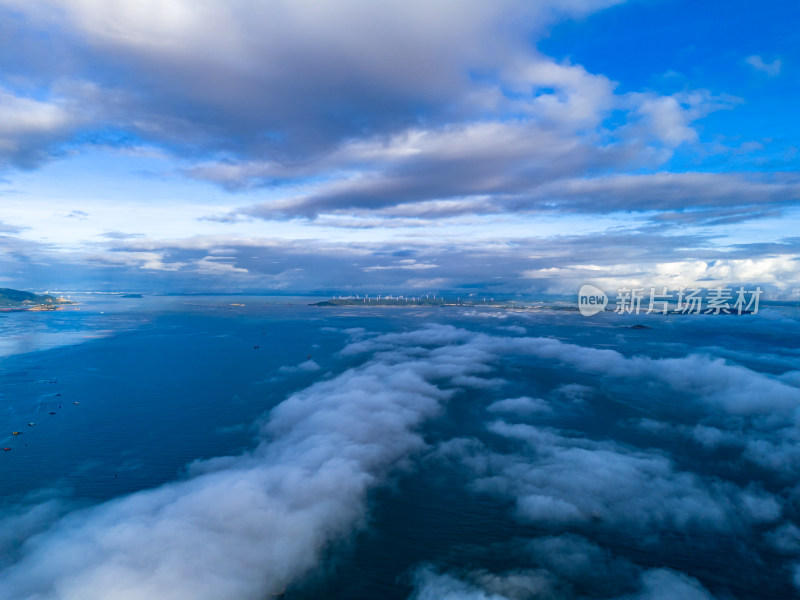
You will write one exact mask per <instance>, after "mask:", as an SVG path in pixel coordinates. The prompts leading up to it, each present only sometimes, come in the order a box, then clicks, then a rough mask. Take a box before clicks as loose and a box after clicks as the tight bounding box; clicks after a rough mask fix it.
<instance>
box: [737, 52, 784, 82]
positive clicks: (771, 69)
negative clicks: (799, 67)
mask: <svg viewBox="0 0 800 600" xmlns="http://www.w3.org/2000/svg"><path fill="white" fill-rule="evenodd" d="M745 62H746V63H747V64H748V65H750V66H751V67H753V68H754V69H755V70H756V71H760V72H761V73H766V74H767V75H769V76H770V77H775V76H776V75H779V74H780V72H781V64H782V63H781V59H779V58H776V59H775V60H773V61H772V62H764V59H763V58H761V57H760V56H759V55H758V54H753V55H751V56H748V57H747V58H746V59H745Z"/></svg>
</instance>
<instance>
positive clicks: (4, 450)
mask: <svg viewBox="0 0 800 600" xmlns="http://www.w3.org/2000/svg"><path fill="white" fill-rule="evenodd" d="M3 452H11V448H3Z"/></svg>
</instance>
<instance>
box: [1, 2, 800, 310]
mask: <svg viewBox="0 0 800 600" xmlns="http://www.w3.org/2000/svg"><path fill="white" fill-rule="evenodd" d="M799 17H800V8H798V6H797V5H796V4H795V3H790V2H764V3H759V4H758V5H754V4H753V3H746V2H717V1H711V2H703V3H701V4H698V3H691V2H682V1H678V2H666V1H644V0H640V1H630V2H622V1H615V0H599V1H589V0H569V1H566V2H565V1H561V2H555V1H549V0H543V1H540V2H515V1H512V0H507V1H503V2H477V1H473V2H455V1H443V2H440V3H436V4H432V3H424V2H386V3H373V2H366V1H363V0H347V1H343V2H339V3H336V4H335V5H334V4H331V3H322V2H313V1H310V0H309V1H301V2H292V3H287V2H262V3H254V2H249V1H246V0H234V1H232V2H201V3H197V2H190V1H189V0H174V1H172V2H170V3H167V4H164V3H156V2H135V3H134V2H117V3H111V4H109V3H107V2H100V1H99V0H78V1H75V2H70V3H68V4H64V3H60V2H55V1H50V0H41V1H27V2H18V1H16V0H6V1H3V2H0V169H2V172H0V286H2V285H6V286H10V287H23V288H28V289H31V288H35V289H44V288H59V289H104V290H133V289H136V290H143V291H195V290H204V289H212V290H215V291H264V292H269V291H275V292H292V291H314V290H330V291H340V292H348V291H375V292H381V291H387V292H388V291H393V292H399V293H402V292H408V293H420V292H422V293H424V292H429V291H431V292H432V291H440V292H442V291H448V290H449V291H455V290H474V289H484V288H485V289H487V290H492V291H494V292H496V293H509V294H521V295H533V296H536V295H542V294H564V293H571V292H573V291H574V290H576V289H577V287H579V286H580V284H581V283H583V282H586V281H591V282H594V283H596V284H599V285H601V286H603V287H606V288H609V289H614V288H615V287H620V286H631V285H667V286H669V287H672V288H677V287H680V286H684V285H704V286H707V285H736V284H748V285H763V286H764V287H765V288H766V289H767V290H768V292H769V295H770V296H771V297H774V298H779V297H780V298H797V297H798V296H799V295H800V266H799V264H800V263H799V262H798V248H799V247H800V237H798V233H797V224H798V219H799V218H800V207H799V206H798V204H800V202H799V201H800V176H798V174H797V172H798V169H797V166H798V161H799V160H800V159H799V158H798V143H799V142H798V139H799V138H800V125H799V124H798V119H797V117H796V114H795V112H796V111H795V108H794V107H795V105H796V103H797V98H798V95H799V94H798V83H797V82H798V65H800V57H798V54H799V53H800V51H798V48H800V39H798V38H799V37H800V34H798V28H797V25H798V23H800V18H799Z"/></svg>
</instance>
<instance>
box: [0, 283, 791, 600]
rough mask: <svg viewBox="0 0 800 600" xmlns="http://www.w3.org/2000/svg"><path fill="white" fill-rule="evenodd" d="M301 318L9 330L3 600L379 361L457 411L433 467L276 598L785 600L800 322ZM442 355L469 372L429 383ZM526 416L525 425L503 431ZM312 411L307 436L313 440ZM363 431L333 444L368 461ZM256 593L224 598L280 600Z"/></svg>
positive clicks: (156, 305)
mask: <svg viewBox="0 0 800 600" xmlns="http://www.w3.org/2000/svg"><path fill="white" fill-rule="evenodd" d="M313 300H314V299H311V298H287V297H241V296H232V297H222V296H214V297H188V296H184V297H181V296H175V297H146V298H142V299H133V298H132V299H123V298H119V297H106V298H98V297H86V298H83V299H82V302H81V304H80V305H78V306H76V307H68V308H66V309H64V310H60V311H56V312H41V313H30V312H25V313H5V314H3V315H0V332H1V333H2V337H1V338H0V355H2V358H0V438H2V439H1V440H0V445H1V446H3V447H9V448H11V450H10V451H6V452H2V454H0V510H1V511H2V513H1V514H0V551H2V560H0V569H2V571H1V572H0V583H2V582H4V579H3V577H4V575H3V573H5V574H9V573H10V575H7V576H8V578H9V579H8V581H10V582H11V583H10V584H9V587H6V588H5V589H6V592H5V593H9V594H11V595H8V596H3V593H4V592H2V591H0V597H4V598H5V597H8V598H24V597H30V598H34V597H36V598H40V597H41V598H45V597H46V598H51V597H52V598H58V597H68V596H67V595H62V596H59V594H64V592H58V591H55V592H53V591H52V590H57V589H62V590H63V589H65V588H59V587H58V583H57V582H58V578H59V577H61V575H59V574H55V575H53V581H54V582H55V583H53V584H52V588H51V590H49V591H48V592H47V593H49V594H50V595H46V593H45V592H43V591H42V590H38V591H37V592H36V593H39V594H41V595H38V596H37V595H35V594H34V592H25V591H24V590H25V589H26V588H25V585H27V584H26V583H20V581H22V582H25V580H26V577H25V575H26V574H25V570H26V569H29V568H30V569H33V567H29V566H27V565H28V564H31V565H37V567H36V571H34V572H31V573H30V574H29V575H30V577H31V578H37V577H41V576H42V567H41V564H42V563H36V562H26V557H28V556H30V555H32V554H34V553H36V552H40V553H41V552H46V551H47V546H48V544H51V541H50V540H52V539H55V537H56V534H52V533H50V532H51V531H61V532H62V533H60V534H58V535H59V536H60V539H63V537H64V536H65V535H66V534H64V533H63V531H73V530H74V529H69V527H66V526H62V525H60V523H63V522H64V519H65V518H66V519H67V520H69V519H70V515H73V514H83V515H89V516H88V517H86V518H85V519H84V520H83V521H81V522H82V523H83V525H81V526H82V527H84V528H88V527H90V526H91V525H92V523H93V522H95V521H96V520H97V519H95V517H93V516H92V515H94V514H99V513H93V512H92V510H93V509H94V510H97V509H98V508H99V507H100V508H101V507H103V506H105V505H111V506H114V505H113V504H109V503H113V502H114V501H115V499H119V498H124V497H129V496H130V495H132V494H136V493H138V492H141V491H143V490H154V489H158V488H160V487H163V486H171V485H174V482H182V481H188V480H191V479H192V478H195V477H197V473H196V472H195V471H194V470H193V468H194V467H192V466H191V465H192V464H193V463H194V464H198V463H196V462H195V461H207V460H210V459H214V458H215V457H237V456H240V455H243V454H246V453H248V452H249V451H251V450H253V448H256V447H257V446H258V444H259V442H261V443H262V444H265V445H267V446H268V445H269V444H270V443H271V442H270V435H274V436H275V437H276V439H277V438H280V435H283V436H284V437H285V436H287V435H291V432H289V433H283V434H280V435H279V434H275V433H274V431H273V433H272V434H267V435H265V434H264V428H265V426H266V425H265V424H266V423H268V422H269V420H270V418H271V417H270V411H271V410H272V409H273V408H275V407H277V406H279V405H281V403H283V402H284V401H286V399H287V398H290V397H292V396H293V395H297V394H301V395H302V394H309V393H310V392H308V390H310V389H311V390H315V389H320V390H322V391H321V392H320V393H325V389H328V388H315V387H314V386H315V385H317V386H318V385H320V383H321V382H322V383H324V382H330V385H331V386H338V387H332V388H330V389H335V390H338V391H337V393H338V392H339V391H343V392H344V393H346V391H347V387H346V386H347V385H357V384H358V381H359V380H358V379H353V380H349V379H346V378H345V377H346V376H347V374H348V373H359V372H360V371H359V369H362V370H363V369H368V368H372V367H370V365H373V366H374V364H375V361H378V362H379V363H380V364H378V365H377V367H375V368H380V369H381V371H380V372H381V373H385V376H386V377H387V379H391V378H393V377H395V373H397V376H398V377H401V376H405V373H406V371H407V370H408V369H416V370H417V371H420V372H425V373H426V375H425V377H426V379H427V381H428V383H430V384H431V385H435V386H437V387H438V388H440V389H446V390H449V395H448V397H447V398H444V399H442V400H441V408H440V409H439V410H438V411H433V412H431V413H425V418H421V419H419V421H418V422H415V423H414V424H413V426H412V427H411V428H410V429H411V432H412V433H419V435H420V436H421V439H422V440H424V445H419V446H414V447H413V448H412V449H411V450H409V451H408V452H404V454H403V456H401V457H397V459H394V458H393V459H392V461H391V464H389V465H387V468H386V469H383V468H380V469H376V470H375V472H372V471H369V472H368V475H369V478H371V479H374V481H371V482H370V484H369V485H368V486H367V489H368V492H367V499H366V508H365V510H364V511H363V514H361V515H360V516H359V518H357V519H355V520H353V521H352V522H350V521H347V522H346V527H344V528H345V529H346V530H347V531H346V533H344V534H341V533H337V534H335V535H334V534H331V535H329V536H328V537H326V538H325V543H324V544H323V545H322V546H321V547H313V548H310V549H309V552H317V555H315V556H314V557H313V562H314V567H313V568H310V569H302V572H301V573H300V575H298V576H292V577H289V578H288V579H287V580H286V583H285V584H284V583H282V584H281V585H280V586H278V587H279V588H280V590H281V591H284V589H285V598H302V599H306V598H351V599H356V598H359V599H367V598H410V597H419V598H433V597H451V598H478V597H486V598H488V597H491V598H523V597H526V598H528V597H529V598H538V597H547V598H550V597H557V598H583V597H596V598H623V597H625V598H645V597H656V596H648V595H647V594H648V593H649V592H650V591H653V590H655V589H656V587H655V586H657V585H661V584H659V583H658V582H665V583H663V585H662V588H659V589H667V590H672V592H674V593H675V594H678V593H680V590H682V589H684V588H680V587H675V586H680V585H686V586H688V587H686V588H685V589H691V590H694V592H696V593H697V594H698V595H696V596H688V595H684V597H697V598H703V597H717V598H790V597H794V595H796V594H797V593H798V589H799V588H800V566H798V565H800V529H797V525H798V524H800V518H799V512H800V487H798V485H797V481H798V480H797V474H798V472H800V465H798V464H797V460H798V459H800V451H798V448H800V435H799V434H798V427H800V420H798V415H800V412H798V411H800V404H793V403H794V402H797V399H798V395H797V392H798V385H800V377H798V375H797V373H798V368H799V367H800V360H798V358H800V349H799V348H798V343H797V340H798V339H800V337H798V334H800V320H798V310H797V308H796V307H770V308H767V309H765V310H763V311H762V312H761V313H759V314H758V315H748V316H743V317H734V316H722V315H720V316H713V315H708V316H696V315H695V316H663V315H646V316H645V315H639V316H632V315H628V316H620V315H615V314H611V313H607V314H602V315H596V316H594V317H591V318H586V317H582V316H581V315H579V314H578V313H577V312H572V311H563V310H544V309H542V310H537V311H526V310H519V311H512V310H498V309H479V308H469V307H433V308H422V307H415V308H388V307H372V308H368V307H314V306H309V305H308V303H309V302H311V301H313ZM77 309H79V310H77ZM641 324H643V325H646V327H645V328H636V327H633V326H634V325H641ZM414 332H416V333H414ZM412 334H413V335H416V336H417V337H416V338H414V339H413V340H412V341H407V340H408V339H411V338H403V337H402V336H403V335H407V336H408V335H412ZM459 336H461V337H459ZM509 340H511V341H509ZM515 340H516V341H515ZM524 340H532V341H531V342H527V341H524ZM359 344H360V345H361V348H359V347H358V345H359ZM550 344H552V350H547V351H544V350H541V349H542V348H550ZM348 348H349V350H348ZM527 348H534V350H528V349H527ZM360 350H363V351H360ZM587 350H588V351H590V353H589V354H586V355H585V356H584V354H585V351H587ZM462 351H464V354H463V357H462V356H461V354H459V352H462ZM467 351H468V352H467ZM597 351H605V353H604V352H599V353H598V352H597ZM451 354H452V356H455V357H456V358H457V359H458V360H455V359H453V362H452V364H461V363H464V362H470V361H471V362H470V365H471V366H469V368H468V369H467V370H465V371H464V372H463V373H460V374H458V375H456V376H453V375H452V373H450V372H449V371H447V370H446V369H444V368H442V367H440V366H437V367H436V368H438V369H440V372H434V373H432V374H431V373H428V372H427V371H426V370H425V369H426V367H425V361H428V362H429V363H430V364H431V365H440V362H441V361H442V360H445V361H447V360H450V358H452V357H451V356H450V355H451ZM376 357H377V358H376ZM398 357H399V358H398ZM437 361H438V362H437ZM447 364H448V365H451V363H449V362H448V363H447ZM407 365H411V366H410V367H409V366H407ZM476 365H479V367H480V368H478V366H476ZM448 368H451V366H448ZM628 368H630V369H631V373H630V375H628V374H626V372H625V371H624V370H625V369H628ZM392 369H394V370H392ZM415 372H416V371H415ZM350 381H352V382H353V383H348V382H350ZM337 382H341V383H337ZM387 385H388V384H387ZM403 389H405V388H403ZM742 390H744V391H742ZM352 391H353V392H355V391H357V390H355V389H353V390H352ZM759 394H764V397H763V398H761V397H760V396H759ZM313 397H314V396H313V395H312V396H309V397H308V398H306V400H305V402H306V403H308V402H310V401H311V400H309V398H312V399H313ZM343 397H346V396H343ZM518 398H525V399H527V400H523V401H521V402H517V404H516V405H517V406H519V407H520V408H519V410H516V411H515V410H504V409H503V410H500V409H497V407H495V408H492V406H493V403H496V402H498V401H501V400H508V399H511V400H513V399H518ZM728 400H730V402H728ZM341 401H342V402H346V400H341ZM512 404H513V403H512ZM761 406H763V409H761V408H760V407H761ZM320 407H321V408H320V414H318V415H314V407H313V406H312V407H310V408H309V409H307V410H309V411H310V415H311V416H307V417H306V418H305V421H302V422H301V423H300V425H302V426H303V427H307V423H308V422H310V421H311V422H313V423H318V421H317V419H320V420H322V419H324V418H326V417H325V415H327V412H325V415H323V414H322V413H323V412H324V411H323V410H322V408H323V406H322V405H320ZM304 410H306V409H304ZM325 410H326V411H327V408H325ZM375 410H376V411H379V410H380V409H379V408H376V409H375ZM420 410H421V409H420ZM780 411H783V413H781V414H782V415H783V416H782V417H781V418H782V419H783V420H780V419H779V421H780V422H778V421H776V419H778V416H780V415H778V413H780ZM776 415H778V416H776ZM373 417H374V415H372V416H371V415H367V416H366V417H363V421H360V422H353V423H347V424H345V425H343V426H342V427H345V426H346V429H342V431H348V432H349V431H353V432H354V433H352V435H353V436H355V437H356V438H358V439H360V437H358V436H361V434H362V432H367V430H368V429H369V428H370V427H372V423H373ZM374 418H375V419H377V417H374ZM387 418H391V415H389V416H387ZM375 422H377V420H376V421H375ZM498 422H502V423H501V424H500V425H498V424H497V423H498ZM29 424H30V425H29ZM300 425H298V427H299V426H300ZM315 426H316V425H315ZM326 426H327V425H326ZM337 427H339V425H337ZM503 427H506V429H503ZM15 431H16V432H19V435H13V434H12V432H15ZM309 431H311V432H312V434H313V433H314V432H315V431H316V430H315V429H313V428H310V429H309ZM321 431H327V429H321ZM338 431H339V430H337V432H338ZM337 435H339V434H338V433H337ZM364 435H366V433H364ZM306 442H308V443H313V440H311V441H309V440H308V439H306V440H303V441H302V443H306ZM275 443H276V444H277V443H278V442H277V441H276V442H275ZM298 443H300V442H296V443H295V445H297V444H298ZM375 443H377V444H380V443H381V442H380V440H378V441H377V442H375V441H370V444H375ZM336 447H337V448H338V447H341V448H343V450H342V452H343V453H345V452H347V451H349V450H348V449H347V448H348V447H347V446H336ZM269 456H270V455H267V458H265V459H264V460H273V461H274V460H278V459H275V458H274V457H272V458H270V457H269ZM281 456H286V454H282V455H281ZM770 457H774V460H772V459H771V458H770ZM287 460H288V459H287ZM771 460H772V462H770V461H771ZM615 461H619V462H615ZM200 464H204V463H202V462H201V463H200ZM665 465H666V466H665ZM222 468H224V467H222ZM237 468H239V467H238V466H237ZM606 469H608V472H607V473H606V472H605V470H606ZM665 469H666V471H665ZM598 471H602V472H603V473H602V480H601V481H599V482H598V481H595V480H594V476H595V475H596V474H597V472H598ZM562 476H563V477H562ZM565 478H566V481H565V480H564V479H565ZM583 478H585V479H586V481H585V482H584V481H583ZM520 481H524V482H525V485H524V486H521V484H520ZM343 487H344V482H343ZM614 488H617V489H616V490H615V489H614ZM170 489H177V490H178V491H176V494H180V493H181V492H180V488H170ZM332 489H333V491H332V492H331V494H332V495H334V496H335V495H336V491H335V490H336V488H335V486H334V487H333V488H332ZM618 490H630V492H623V494H622V495H620V494H619V493H618ZM219 493H220V494H227V493H234V492H230V491H227V492H226V490H224V489H221V490H219ZM625 494H628V495H629V496H630V495H632V496H637V494H641V497H642V500H641V502H639V501H635V500H636V498H633V499H631V498H629V497H625ZM577 496H580V498H578V497H577ZM662 496H663V498H664V499H663V500H662ZM303 501H304V502H305V501H306V500H305V499H304V500H303ZM298 502H299V500H298ZM36 507H45V508H46V510H45V508H43V509H42V510H41V512H40V513H36V511H35V510H33V509H35V508H36ZM620 507H622V508H620ZM576 511H577V512H576ZM625 511H630V514H629V515H626V514H625ZM578 513H580V514H578ZM332 514H333V513H332ZM122 515H124V516H122ZM126 518H131V519H132V518H133V517H132V516H131V513H130V511H129V512H124V513H121V514H120V516H119V519H120V521H121V522H120V525H124V523H123V522H122V521H124V519H126ZM330 520H331V524H330V527H331V529H332V530H333V529H336V527H338V526H339V519H338V517H337V516H335V515H334V516H333V517H331V518H330ZM342 520H344V517H342ZM192 523H193V521H192ZM326 523H327V521H326ZM334 525H336V527H334ZM197 526H198V527H201V525H200V524H198V525H197ZM326 526H327V525H326ZM70 527H73V528H74V527H76V526H74V525H71V526H70ZM59 528H61V529H59ZM337 531H338V530H337ZM175 535H180V530H179V532H178V533H176V534H175ZM187 535H189V534H187ZM231 536H233V542H232V543H236V537H235V535H234V534H231ZM231 536H227V535H226V537H225V539H226V540H227V542H230V540H231ZM52 543H53V544H55V542H52ZM286 543H287V547H288V545H290V544H291V543H294V542H293V541H292V540H290V539H288V538H287V541H286ZM567 546H569V548H571V550H568V551H567V550H564V548H565V547H567ZM54 547H56V546H54ZM42 548H44V550H42ZM75 548H76V549H80V548H81V546H80V544H79V543H76V545H75ZM543 548H544V549H543ZM154 552H155V553H156V554H158V549H154ZM164 552H165V560H167V561H169V551H168V550H165V551H164ZM598 553H599V554H598ZM565 557H571V558H568V559H567V558H565ZM598 557H599V558H598ZM270 560H271V559H270V557H269V556H265V557H264V559H263V561H264V564H265V565H267V566H268V563H269V562H270ZM587 561H588V562H587ZM44 564H47V563H44ZM586 564H589V566H586ZM581 565H583V566H581ZM609 565H611V566H609ZM267 566H265V569H266V568H267ZM71 568H72V567H71ZM153 568H155V567H153ZM604 573H605V575H603V574H604ZM620 573H624V575H619V574H620ZM514 574H515V577H516V578H515V579H514V578H512V575H514ZM593 574H594V575H593ZM665 574H666V575H665ZM224 575H225V574H224V573H223V574H222V575H221V576H224ZM243 577H244V578H246V577H247V575H242V574H241V573H231V578H240V579H241V578H243ZM287 577H288V576H287ZM253 578H254V581H258V580H259V578H258V576H255V575H254V576H253ZM670 578H671V579H670ZM44 579H45V580H46V579H47V577H46V576H45V577H44ZM523 580H524V583H520V582H521V581H523ZM282 581H283V580H282ZM687 581H689V582H690V583H686V582H687ZM31 585H32V584H31ZM42 585H45V584H42ZM95 585H96V584H95ZM131 585H134V584H131ZM537 586H538V587H537ZM648 586H650V587H648ZM34 587H35V586H34ZM261 587H263V586H261ZM245 588H246V589H243V591H242V592H241V596H237V597H241V598H258V597H262V598H267V597H270V594H272V593H276V592H275V591H274V590H273V591H270V590H267V589H264V590H261V591H253V590H254V589H255V590H259V584H257V583H254V584H253V586H252V587H247V586H245ZM651 588H652V589H651ZM2 589H3V588H0V590H2ZM31 589H33V588H31ZM42 589H44V588H42ZM8 590H12V591H11V592H9V591H8ZM478 590H482V593H485V595H484V596H477V595H475V594H476V593H477V591H478ZM536 590H539V591H538V592H537V591H536ZM676 590H677V591H676ZM694 592H693V593H694ZM25 594H27V595H25ZM426 594H427V595H426ZM448 594H450V595H449V596H448ZM470 594H472V595H470ZM491 594H494V595H491ZM547 594H549V595H547ZM637 594H638V595H637ZM702 594H707V596H703V595H702ZM75 597H77V596H75ZM98 597H104V596H103V595H102V593H101V594H100V595H99V596H98ZM106 597H109V598H110V597H115V596H113V595H109V596H106ZM130 597H145V596H138V595H135V594H133V595H131V596H130ZM163 597H178V598H179V597H189V596H181V592H180V591H176V592H175V595H174V596H170V595H169V594H165V595H164V596H163ZM209 597H214V596H213V595H212V596H209ZM217 597H222V596H217ZM664 597H679V596H664ZM232 600H233V599H232Z"/></svg>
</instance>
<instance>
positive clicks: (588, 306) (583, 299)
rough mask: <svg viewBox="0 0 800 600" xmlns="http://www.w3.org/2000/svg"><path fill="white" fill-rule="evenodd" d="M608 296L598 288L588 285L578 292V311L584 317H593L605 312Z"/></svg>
mask: <svg viewBox="0 0 800 600" xmlns="http://www.w3.org/2000/svg"><path fill="white" fill-rule="evenodd" d="M607 304H608V296H606V293H605V292H604V291H603V290H601V289H600V288H598V287H595V286H593V285H589V284H588V283H587V284H585V285H582V286H581V289H580V291H579V292H578V310H579V311H581V314H582V315H583V316H584V317H591V316H592V315H596V314H597V313H599V312H602V311H604V310H605V308H606V305H607Z"/></svg>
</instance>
